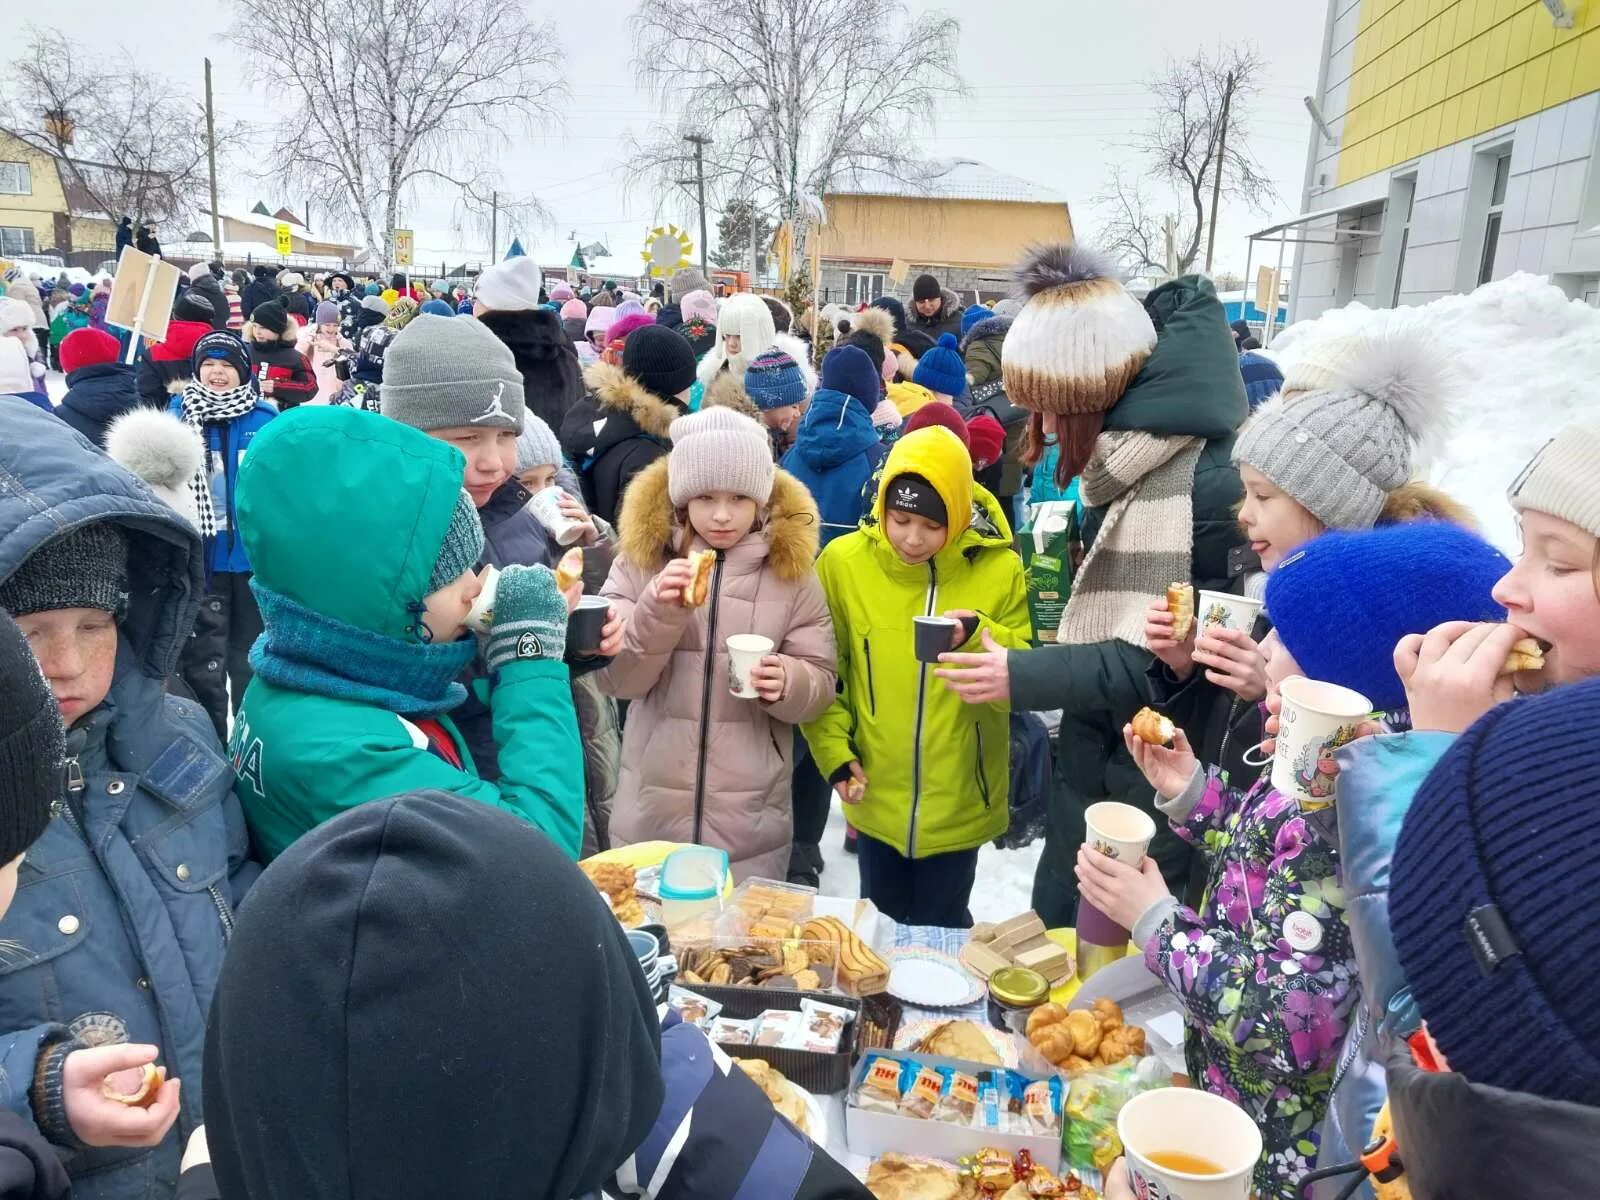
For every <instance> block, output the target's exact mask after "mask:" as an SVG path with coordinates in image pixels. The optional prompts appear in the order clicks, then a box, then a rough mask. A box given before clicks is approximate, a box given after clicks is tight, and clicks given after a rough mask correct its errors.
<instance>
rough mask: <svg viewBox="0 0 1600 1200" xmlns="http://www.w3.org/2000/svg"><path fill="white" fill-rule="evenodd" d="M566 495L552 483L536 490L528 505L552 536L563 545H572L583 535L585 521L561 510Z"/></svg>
mask: <svg viewBox="0 0 1600 1200" xmlns="http://www.w3.org/2000/svg"><path fill="white" fill-rule="evenodd" d="M564 495H566V493H565V492H563V491H562V490H561V489H560V488H558V487H556V486H555V485H554V484H551V485H550V486H549V487H547V488H545V489H544V491H542V492H535V493H534V496H533V499H531V500H529V501H528V507H529V508H530V509H532V510H533V515H534V516H536V517H538V518H539V524H541V525H543V526H544V527H545V528H546V529H548V530H549V531H550V536H551V537H553V538H555V539H556V541H557V542H558V543H560V544H561V545H563V546H570V545H572V543H573V542H575V541H577V540H578V539H579V538H580V537H582V536H583V522H581V521H574V520H571V519H569V518H568V517H567V516H566V515H565V514H563V513H562V511H561V497H562V496H564Z"/></svg>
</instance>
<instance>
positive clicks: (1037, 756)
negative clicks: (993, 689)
mask: <svg viewBox="0 0 1600 1200" xmlns="http://www.w3.org/2000/svg"><path fill="white" fill-rule="evenodd" d="M1053 772H1054V764H1053V763H1052V761H1051V755H1050V735H1049V733H1048V732H1047V731H1046V730H1045V727H1044V722H1043V721H1042V720H1040V718H1039V714H1038V713H1032V712H1013V713H1012V714H1011V827H1010V828H1009V829H1007V830H1006V831H1005V833H1004V834H1002V835H1001V836H1000V837H999V838H997V839H996V840H995V845H996V846H997V847H999V848H1000V849H1001V850H1015V849H1017V848H1018V847H1021V846H1027V845H1029V844H1031V843H1032V842H1034V841H1036V840H1037V839H1039V838H1041V837H1043V836H1044V826H1045V816H1046V813H1047V812H1048V810H1049V807H1050V793H1051V791H1052V787H1053V785H1052V779H1053Z"/></svg>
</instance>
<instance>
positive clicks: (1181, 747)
mask: <svg viewBox="0 0 1600 1200" xmlns="http://www.w3.org/2000/svg"><path fill="white" fill-rule="evenodd" d="M1147 711H1149V710H1147ZM1156 715H1157V716H1159V714H1156ZM1136 719H1137V718H1136ZM1122 741H1123V744H1124V745H1126V746H1127V747H1128V753H1129V754H1131V755H1133V761H1134V765H1136V766H1137V767H1138V768H1139V770H1140V771H1142V772H1144V777H1145V778H1146V779H1147V780H1149V781H1150V786H1151V787H1153V788H1155V790H1156V791H1157V792H1159V793H1160V794H1161V795H1162V796H1163V797H1164V798H1165V799H1167V800H1176V799H1177V798H1178V797H1179V796H1181V795H1183V789H1184V788H1186V787H1188V786H1189V780H1190V779H1192V778H1193V777H1194V769H1195V767H1197V766H1199V765H1200V760H1199V759H1198V758H1196V757H1195V753H1194V749H1193V748H1192V747H1191V746H1190V745H1189V738H1188V736H1187V735H1186V734H1185V733H1184V732H1183V730H1182V729H1179V728H1178V727H1177V726H1173V729H1172V745H1171V746H1170V747H1168V746H1161V745H1152V744H1151V743H1150V742H1149V741H1148V740H1147V739H1145V738H1143V737H1141V736H1140V735H1139V732H1138V731H1137V730H1135V728H1134V726H1133V725H1132V724H1131V723H1130V724H1127V725H1124V726H1123V727H1122Z"/></svg>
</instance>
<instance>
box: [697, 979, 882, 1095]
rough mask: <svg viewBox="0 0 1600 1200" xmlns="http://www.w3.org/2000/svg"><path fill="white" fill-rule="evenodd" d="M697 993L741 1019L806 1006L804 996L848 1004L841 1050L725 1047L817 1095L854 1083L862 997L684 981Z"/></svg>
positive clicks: (796, 1010)
mask: <svg viewBox="0 0 1600 1200" xmlns="http://www.w3.org/2000/svg"><path fill="white" fill-rule="evenodd" d="M682 986H683V987H686V988H688V989H689V990H690V991H691V992H694V993H696V994H697V995H701V996H704V997H705V998H706V999H708V1000H715V1001H716V1002H717V1003H718V1004H720V1005H722V1015H723V1016H725V1017H731V1018H732V1019H733V1020H735V1021H747V1020H749V1019H750V1018H751V1017H759V1016H760V1015H761V1014H762V1013H764V1012H766V1011H767V1010H768V1009H778V1010H780V1011H793V1012H798V1011H799V1010H800V1001H802V1000H804V999H807V998H809V999H812V1000H820V1001H822V1002H823V1003H824V1004H831V1005H833V1006H834V1007H835V1008H843V1009H847V1010H848V1011H849V1012H850V1013H851V1014H852V1015H853V1018H854V1019H853V1020H852V1021H851V1022H850V1024H848V1025H846V1026H845V1027H844V1034H843V1036H842V1037H840V1039H839V1049H838V1050H837V1051H835V1052H834V1053H833V1054H818V1053H816V1052H814V1051H811V1050H791V1049H788V1048H786V1047H781V1046H723V1047H722V1049H723V1051H724V1052H725V1053H726V1054H728V1055H729V1056H730V1057H732V1058H759V1059H761V1060H762V1061H763V1062H766V1063H770V1064H771V1065H772V1066H774V1067H777V1068H778V1070H780V1071H782V1072H783V1073H784V1075H785V1076H786V1077H787V1078H788V1079H789V1081H790V1082H791V1083H793V1084H795V1085H796V1086H797V1087H803V1088H805V1090H806V1091H808V1092H814V1093H816V1094H817V1095H822V1096H825V1095H831V1094H833V1093H835V1092H842V1091H844V1090H845V1088H847V1087H849V1086H850V1072H851V1070H852V1068H853V1065H854V1063H855V1059H856V1033H857V1031H858V1030H859V1028H860V1026H861V1001H859V1000H857V999H855V998H854V997H852V996H838V995H835V994H833V993H832V992H790V991H780V990H778V989H775V988H750V987H712V986H709V985H706V986H699V987H697V986H695V985H694V984H689V983H686V984H683V985H682Z"/></svg>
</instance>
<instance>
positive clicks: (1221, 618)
mask: <svg viewBox="0 0 1600 1200" xmlns="http://www.w3.org/2000/svg"><path fill="white" fill-rule="evenodd" d="M1261 608H1262V605H1261V601H1259V600H1252V599H1250V597H1248V596H1234V595H1230V594H1229V593H1227V592H1200V593H1198V594H1197V596H1196V598H1195V604H1194V619H1195V624H1196V626H1197V627H1198V628H1199V633H1200V636H1204V635H1205V634H1208V633H1212V632H1214V631H1216V630H1218V629H1237V630H1238V631H1239V632H1240V633H1249V632H1250V631H1251V630H1252V629H1253V628H1255V623H1256V617H1258V616H1259V615H1260V614H1261Z"/></svg>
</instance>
